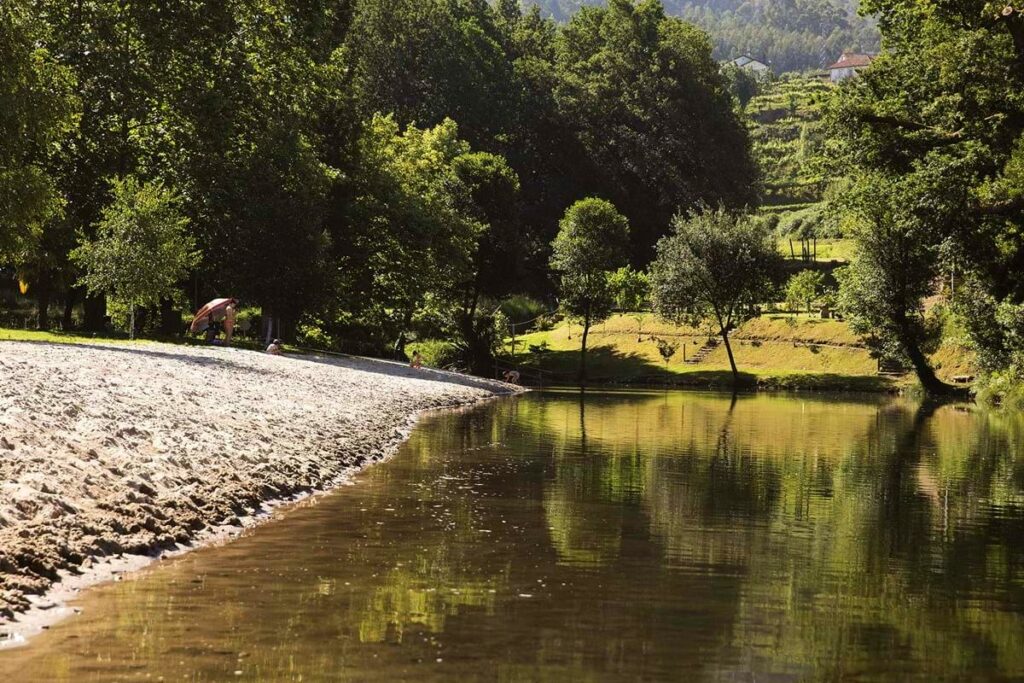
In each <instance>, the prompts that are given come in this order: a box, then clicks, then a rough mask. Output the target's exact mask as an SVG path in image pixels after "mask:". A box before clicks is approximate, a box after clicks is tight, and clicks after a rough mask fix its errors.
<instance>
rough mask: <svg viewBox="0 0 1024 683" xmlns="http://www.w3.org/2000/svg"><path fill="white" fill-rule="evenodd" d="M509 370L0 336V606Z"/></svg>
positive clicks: (360, 458) (330, 472)
mask: <svg viewBox="0 0 1024 683" xmlns="http://www.w3.org/2000/svg"><path fill="white" fill-rule="evenodd" d="M511 390H512V388H511V387H509V386H508V385H504V384H501V383H500V382H489V381H486V380H479V379H475V378H471V377H465V376H461V375H454V374H451V373H442V372H436V371H431V370H419V371H418V370H413V369H410V368H407V367H405V366H402V365H398V364H393V363H383V362H374V361H365V360H359V359H335V358H332V359H329V360H328V359H308V358H294V357H287V356H286V357H274V356H269V355H265V354H260V353H255V352H251V351H242V350H235V349H219V348H190V347H181V346H169V345H162V344H140V345H134V346H92V345H90V346H72V345H54V344H32V343H12V342H0V622H2V621H3V620H4V619H5V618H7V619H10V618H12V617H13V616H14V615H15V614H16V613H18V612H21V611H23V610H25V609H27V608H28V607H29V606H30V601H31V600H30V596H34V595H35V596H37V595H40V594H42V593H45V592H46V591H47V590H49V589H50V588H51V587H52V585H53V584H54V582H55V581H58V580H60V579H61V577H62V575H63V574H65V573H66V571H67V570H73V571H79V570H81V569H84V568H87V567H89V566H90V565H91V564H93V563H94V561H95V560H96V559H97V558H101V557H111V556H116V555H120V554H122V553H125V554H147V555H153V554H155V553H156V552H158V551H160V550H161V549H170V548H174V547H176V546H177V544H182V543H188V542H190V541H192V540H194V539H195V538H196V537H197V535H199V534H203V533H207V532H208V531H209V529H210V528H211V527H214V526H216V525H222V524H238V523H240V520H239V517H246V516H249V515H251V514H253V513H254V512H255V511H258V510H260V509H261V508H262V506H263V503H265V502H267V501H271V500H279V499H283V498H287V497H289V496H293V495H296V494H299V493H303V492H309V491H315V490H322V489H326V488H329V487H331V486H333V485H336V484H338V483H340V482H341V481H342V480H344V478H345V477H346V476H348V475H350V474H351V473H352V472H353V471H354V470H355V469H357V468H359V467H360V466H362V465H364V464H366V463H369V462H373V461H376V460H379V459H380V458H382V457H384V456H386V455H388V454H390V453H391V452H393V451H394V449H395V448H397V445H398V444H399V442H400V441H401V440H402V439H403V438H404V436H405V434H406V433H407V431H408V428H409V426H410V425H411V423H412V420H413V419H414V416H415V415H416V413H418V412H420V411H423V410H427V409H432V408H443V407H451V406H456V405H462V404H466V403H469V402H473V401H479V400H482V399H485V398H488V397H491V396H494V395H497V394H502V393H509V392H510V391H511Z"/></svg>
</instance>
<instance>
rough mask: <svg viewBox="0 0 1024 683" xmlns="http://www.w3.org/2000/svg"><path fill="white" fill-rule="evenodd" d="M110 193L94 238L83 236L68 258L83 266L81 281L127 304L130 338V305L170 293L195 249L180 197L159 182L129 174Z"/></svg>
mask: <svg viewBox="0 0 1024 683" xmlns="http://www.w3.org/2000/svg"><path fill="white" fill-rule="evenodd" d="M113 195H114V201H113V202H112V203H111V204H110V206H108V207H106V208H104V210H103V217H102V219H101V220H100V222H99V223H98V224H97V226H96V237H95V239H93V240H90V241H85V242H83V243H82V244H81V245H80V246H79V247H77V248H76V249H75V250H74V251H73V252H72V253H71V258H72V260H73V261H74V262H75V263H76V264H77V265H78V266H79V267H80V268H81V269H82V270H83V271H84V274H83V275H82V276H81V279H80V283H81V284H82V285H83V286H85V287H86V288H87V289H88V290H89V291H90V292H93V293H97V294H98V293H103V294H107V295H109V296H110V297H111V298H112V299H113V300H115V301H117V302H119V303H121V304H124V305H125V306H127V307H128V308H129V310H130V312H131V322H130V325H129V330H128V331H129V335H130V336H131V337H132V338H134V337H135V309H136V308H137V307H144V306H152V305H154V304H156V303H157V302H159V300H160V299H161V297H165V296H169V295H171V294H172V293H173V292H174V291H175V289H177V287H178V286H179V283H180V282H181V280H182V279H183V278H184V277H185V276H186V275H187V274H188V272H189V270H190V269H191V268H193V267H194V266H195V265H196V263H197V262H198V261H199V253H198V252H196V251H195V242H194V241H193V240H192V238H191V237H190V236H189V235H188V233H187V232H186V228H187V226H188V219H187V218H186V217H185V216H184V215H183V214H182V213H181V209H180V199H179V198H178V197H177V196H176V195H174V194H173V193H172V192H170V191H169V190H167V189H166V188H165V187H163V186H162V185H160V184H159V183H145V184H143V183H140V182H139V180H138V179H137V178H135V177H133V176H129V177H127V178H125V179H123V180H121V179H116V180H114V181H113Z"/></svg>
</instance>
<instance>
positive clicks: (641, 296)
mask: <svg viewBox="0 0 1024 683" xmlns="http://www.w3.org/2000/svg"><path fill="white" fill-rule="evenodd" d="M610 284H611V286H612V292H614V295H615V307H616V308H617V309H619V311H621V312H624V313H631V314H632V315H633V318H634V319H635V320H636V340H637V341H638V342H639V341H640V340H641V335H642V334H643V326H644V309H646V308H647V306H648V302H649V301H650V297H651V284H650V282H648V281H647V273H645V272H643V271H642V270H633V269H632V268H631V267H629V266H622V267H621V268H619V269H618V270H616V271H615V272H614V273H612V275H611V278H610Z"/></svg>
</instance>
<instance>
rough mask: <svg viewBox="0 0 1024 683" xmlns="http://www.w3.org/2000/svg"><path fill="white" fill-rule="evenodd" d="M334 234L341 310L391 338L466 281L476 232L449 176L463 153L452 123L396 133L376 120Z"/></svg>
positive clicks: (459, 187)
mask: <svg viewBox="0 0 1024 683" xmlns="http://www.w3.org/2000/svg"><path fill="white" fill-rule="evenodd" d="M358 152H359V157H358V159H359V160H358V166H357V167H356V173H355V174H354V176H353V186H352V187H351V188H350V190H349V192H348V193H346V199H347V206H346V207H345V211H346V214H345V220H346V224H347V229H346V230H345V231H344V232H343V233H342V234H341V235H340V238H341V239H342V240H344V241H343V242H342V243H341V244H340V245H339V246H340V247H341V248H340V249H339V252H340V253H341V256H342V262H341V268H340V278H341V291H342V292H344V293H345V295H346V300H345V305H346V307H347V308H348V310H350V311H352V312H353V313H355V314H356V315H357V316H360V317H362V318H363V319H364V320H365V321H366V322H367V323H368V324H370V325H372V326H375V327H377V328H379V329H384V330H387V331H388V332H389V333H390V334H398V333H399V332H401V331H402V330H403V328H404V327H406V326H407V324H408V320H409V319H410V318H411V316H412V314H413V313H414V312H415V311H416V309H417V308H418V307H419V306H421V305H422V304H423V303H424V302H425V301H426V299H427V297H428V296H436V297H440V298H448V297H451V296H453V294H454V291H455V289H456V287H458V286H459V285H461V284H462V283H464V282H466V281H467V279H469V278H470V274H471V266H472V257H473V253H474V251H475V249H476V245H477V240H478V238H479V235H480V233H481V231H482V230H483V225H482V224H481V223H480V222H479V221H478V220H477V219H476V218H475V216H474V215H473V214H471V213H470V211H471V207H472V206H473V204H472V199H471V196H470V193H469V189H468V188H467V187H466V185H465V184H464V183H463V182H462V181H461V180H460V178H459V177H458V175H457V173H456V170H455V162H456V159H458V158H459V157H461V156H462V155H464V154H466V153H468V152H469V147H468V145H467V144H466V143H465V142H464V141H462V140H461V139H460V138H459V136H458V127H457V126H456V124H455V122H453V121H450V120H448V121H445V122H444V123H441V124H439V125H438V126H436V127H434V128H430V129H420V128H416V127H413V126H409V127H407V128H406V129H405V130H404V131H403V130H401V129H400V127H399V125H398V123H397V122H396V121H395V120H394V118H392V117H390V116H376V117H374V118H373V119H372V120H371V121H370V123H369V124H368V125H367V127H366V130H365V132H364V134H363V136H362V138H361V140H360V142H359V146H358Z"/></svg>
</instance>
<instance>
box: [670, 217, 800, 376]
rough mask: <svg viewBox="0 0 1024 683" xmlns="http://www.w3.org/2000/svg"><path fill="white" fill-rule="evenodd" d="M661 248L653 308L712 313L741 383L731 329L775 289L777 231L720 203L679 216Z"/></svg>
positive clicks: (702, 316)
mask: <svg viewBox="0 0 1024 683" xmlns="http://www.w3.org/2000/svg"><path fill="white" fill-rule="evenodd" d="M657 252H658V255H657V258H656V259H655V261H654V263H653V264H652V266H651V274H650V281H651V298H652V300H653V303H654V309H655V311H657V312H658V313H659V314H661V315H662V316H664V317H666V318H669V319H672V320H677V321H685V322H689V323H690V324H694V325H696V324H700V323H701V322H703V321H704V320H706V319H708V318H711V319H712V320H713V321H714V323H715V325H716V326H717V327H718V333H719V335H721V337H722V342H723V343H724V344H725V350H726V353H727V354H728V355H729V366H730V367H731V368H732V375H733V381H734V382H735V383H737V384H738V383H739V371H738V370H737V368H736V360H735V358H733V353H732V346H731V345H730V343H729V334H730V333H731V332H732V330H733V329H735V328H736V327H737V326H738V325H740V324H742V323H743V322H744V321H745V320H747V319H749V318H751V317H752V316H754V315H756V314H757V309H758V306H759V305H760V304H762V303H764V302H765V301H767V300H769V299H770V298H771V297H772V296H773V295H774V293H775V290H776V287H777V284H778V280H779V273H780V269H781V256H780V255H779V253H778V251H777V249H776V247H775V238H774V236H773V235H772V234H771V232H770V231H769V230H768V229H767V227H766V226H765V225H764V224H763V223H762V222H760V221H756V220H754V219H753V218H752V217H751V216H749V215H746V214H742V213H736V212H731V211H728V210H726V209H725V208H722V207H719V208H718V209H714V210H711V209H706V210H703V211H700V212H697V213H693V214H691V215H690V216H678V217H676V219H675V220H674V221H673V233H672V234H670V235H668V236H666V237H663V238H662V239H661V240H660V241H659V242H658V248H657Z"/></svg>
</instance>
